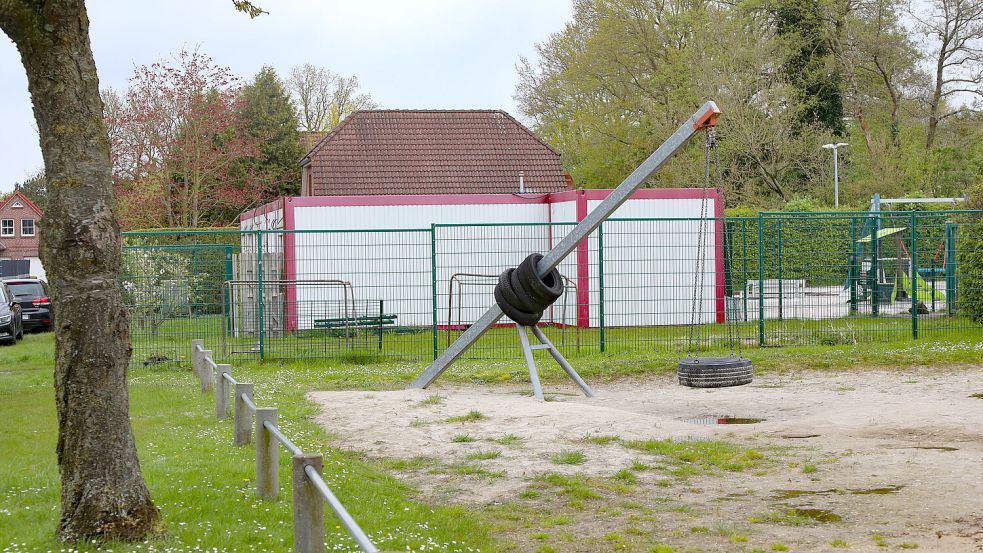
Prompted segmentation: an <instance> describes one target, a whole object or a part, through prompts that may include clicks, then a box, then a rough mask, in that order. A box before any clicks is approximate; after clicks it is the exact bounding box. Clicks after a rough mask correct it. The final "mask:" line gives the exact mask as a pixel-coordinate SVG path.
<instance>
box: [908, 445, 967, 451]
mask: <svg viewBox="0 0 983 553" xmlns="http://www.w3.org/2000/svg"><path fill="white" fill-rule="evenodd" d="M911 449H932V450H935V451H959V448H958V447H950V446H946V445H916V446H912V448H911Z"/></svg>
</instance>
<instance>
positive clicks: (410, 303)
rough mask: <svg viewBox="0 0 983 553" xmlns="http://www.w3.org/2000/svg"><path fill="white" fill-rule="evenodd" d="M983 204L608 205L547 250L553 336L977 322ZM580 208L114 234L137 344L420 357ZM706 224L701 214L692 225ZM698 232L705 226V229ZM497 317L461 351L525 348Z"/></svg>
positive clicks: (828, 336) (871, 329)
mask: <svg viewBox="0 0 983 553" xmlns="http://www.w3.org/2000/svg"><path fill="white" fill-rule="evenodd" d="M981 220H983V213H980V212H973V211H952V212H934V211H926V212H882V213H879V214H872V213H867V212H860V213H762V214H760V215H759V216H758V217H750V218H727V219H705V220H702V221H701V220H700V219H612V220H609V221H606V222H605V223H604V224H603V225H602V226H601V227H600V228H599V229H598V230H597V231H595V232H594V233H593V234H592V235H591V236H590V237H589V238H588V239H587V240H585V241H584V242H583V243H582V244H581V245H580V246H579V247H578V249H577V250H576V252H575V253H573V254H571V255H570V256H569V257H568V258H567V259H566V260H564V262H563V263H561V265H560V266H559V271H560V274H561V275H562V276H563V279H564V283H565V285H566V290H565V292H564V295H563V296H562V297H561V298H560V299H559V300H558V301H557V302H556V303H555V304H554V305H553V306H552V307H551V308H550V309H549V310H548V311H547V312H546V313H545V314H544V317H543V319H542V322H541V323H540V324H541V325H542V326H544V327H548V331H547V332H548V333H549V335H550V336H551V339H552V340H553V341H554V343H555V344H556V345H557V346H558V347H559V348H560V349H561V350H562V351H563V353H564V355H566V356H569V357H577V356H578V355H585V354H595V353H599V352H604V353H613V354H617V353H619V352H631V351H640V350H653V349H659V350H666V351H674V352H680V353H683V352H686V351H688V350H689V349H690V348H692V347H693V344H694V342H698V343H700V344H702V346H703V347H705V348H716V349H740V348H747V347H761V346H786V345H813V344H817V345H824V344H825V345H835V344H855V343H863V342H870V341H879V340H880V341H897V340H907V339H920V338H942V337H953V336H956V335H957V334H960V333H972V334H973V336H976V337H978V336H979V335H980V331H981V330H983V325H981V322H980V321H981V320H983V244H981V240H980V238H977V237H979V236H983V232H981V231H983V223H981ZM573 226H574V223H552V224H540V223H528V224H481V225H477V224H476V225H465V224H462V225H434V226H432V227H430V228H421V229H399V230H392V229H386V230H383V229H380V230H325V231H277V230H272V231H248V232H240V231H180V232H165V231H162V232H142V233H125V234H124V244H125V246H124V250H123V269H122V278H121V286H122V290H123V294H124V297H125V300H126V303H127V306H128V307H129V310H130V317H131V323H132V324H131V328H132V330H131V339H132V343H133V351H134V354H133V362H134V363H144V364H148V365H149V364H156V363H165V362H171V361H186V360H185V359H184V357H186V355H187V353H186V351H187V343H188V341H189V340H191V339H204V340H206V342H207V343H209V344H215V346H213V347H214V349H215V350H216V351H214V356H215V359H216V360H221V361H223V362H224V361H232V360H242V359H264V360H265V359H306V358H343V359H349V360H358V359H374V358H377V357H391V358H397V359H402V360H407V361H412V362H420V363H424V362H427V361H429V360H431V359H433V358H434V357H435V356H436V355H437V354H439V353H440V352H441V351H442V350H443V349H444V348H446V347H448V345H449V344H450V343H451V342H452V341H453V340H454V339H455V338H456V336H458V335H459V334H460V333H461V332H463V330H465V329H466V328H467V327H468V325H470V324H471V323H472V322H473V321H475V320H477V319H478V318H479V317H480V316H481V314H482V313H483V312H484V310H485V309H486V308H487V307H488V306H489V305H491V304H492V303H493V302H494V296H493V289H494V285H495V283H496V282H497V280H498V275H499V274H500V273H501V272H502V271H503V270H504V269H505V268H507V267H512V266H515V265H517V264H518V263H519V262H520V261H522V259H523V258H525V257H526V256H527V255H528V254H529V253H531V252H545V251H547V250H549V249H550V248H551V247H552V246H553V244H555V243H557V242H558V241H559V240H560V239H562V238H563V236H564V235H565V234H566V233H567V232H568V231H569V230H570V229H571V228H573ZM701 228H702V229H703V230H702V231H701ZM701 236H702V240H701ZM507 323H508V321H507V320H505V319H503V321H502V323H501V324H500V325H498V326H497V327H496V328H493V329H492V330H491V331H490V332H488V333H487V334H486V335H485V336H484V337H483V338H482V339H481V340H480V341H479V342H478V343H477V344H476V346H475V347H474V348H472V350H471V351H469V352H468V354H467V356H468V357H470V358H478V359H501V358H512V357H514V358H519V357H520V356H521V353H520V349H519V345H518V340H517V337H516V332H515V329H514V327H513V326H512V325H511V324H507Z"/></svg>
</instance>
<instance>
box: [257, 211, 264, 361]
mask: <svg viewBox="0 0 983 553" xmlns="http://www.w3.org/2000/svg"><path fill="white" fill-rule="evenodd" d="M263 276H264V275H263V231H261V230H257V231H256V281H257V284H258V286H257V289H258V293H257V295H256V296H257V298H256V301H258V302H259V303H258V304H257V308H258V311H259V313H258V315H259V317H258V318H259V329H258V330H259V360H260V361H262V360H263V359H265V354H266V351H265V349H266V321H265V320H264V315H265V313H264V312H263V311H264V307H265V306H264V305H263V302H264V300H265V297H264V294H263Z"/></svg>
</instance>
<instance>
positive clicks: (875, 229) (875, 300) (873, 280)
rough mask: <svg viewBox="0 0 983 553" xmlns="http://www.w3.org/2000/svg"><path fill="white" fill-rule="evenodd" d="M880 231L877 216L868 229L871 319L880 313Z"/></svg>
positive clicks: (879, 220) (878, 217) (878, 216)
mask: <svg viewBox="0 0 983 553" xmlns="http://www.w3.org/2000/svg"><path fill="white" fill-rule="evenodd" d="M880 231H881V217H880V215H877V216H875V217H874V224H873V225H871V227H870V274H871V275H873V276H868V280H869V281H870V284H869V285H868V288H870V290H871V299H870V314H871V316H872V317H876V316H877V315H878V314H880V312H881V285H880V278H878V275H877V273H878V271H879V270H880V269H879V268H878V266H877V265H878V260H879V259H878V258H879V257H880V256H881V241H880V238H878V236H877V235H878V233H880Z"/></svg>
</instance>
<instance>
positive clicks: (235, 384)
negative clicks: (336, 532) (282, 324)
mask: <svg viewBox="0 0 983 553" xmlns="http://www.w3.org/2000/svg"><path fill="white" fill-rule="evenodd" d="M191 366H192V369H193V371H194V373H195V375H196V376H197V377H198V380H199V381H200V382H201V390H202V391H203V392H211V391H214V395H215V417H216V418H217V419H218V420H226V419H228V418H229V417H230V416H232V417H233V427H234V429H235V430H234V433H233V444H235V445H237V446H245V445H248V444H249V442H250V441H255V444H256V495H258V496H259V497H260V498H262V499H276V498H277V496H278V493H279V488H280V473H279V468H280V447H279V446H281V445H282V446H283V447H284V449H286V450H287V451H289V452H290V454H291V455H292V457H293V515H294V551H295V552H297V553H321V552H323V551H324V503H327V504H328V506H329V507H330V508H331V510H332V511H333V512H334V514H335V516H337V517H338V520H339V521H340V522H341V525H342V526H344V527H345V530H346V531H347V532H348V534H349V535H350V536H351V537H352V538H353V539H354V540H355V542H356V543H357V544H358V547H359V548H360V549H361V550H362V551H364V552H366V553H375V552H377V551H379V549H378V548H376V546H375V545H374V544H373V543H372V540H370V539H369V537H368V536H367V535H366V534H365V532H364V531H363V530H362V528H361V527H360V526H359V525H358V523H357V522H355V519H354V518H352V516H351V515H350V514H349V513H348V510H347V509H345V506H344V505H342V503H341V501H339V500H338V498H337V496H335V494H334V493H333V492H332V491H331V488H329V487H328V485H327V483H325V481H324V477H323V475H322V471H323V467H324V459H323V457H322V456H321V455H312V454H307V453H304V452H303V450H301V449H300V448H299V447H297V445H296V444H294V443H293V441H291V440H290V438H288V437H287V436H286V435H285V434H284V433H283V432H282V431H281V430H280V427H279V426H278V425H277V409H276V408H275V407H258V406H257V405H256V403H255V402H254V400H253V388H254V386H253V384H251V383H248V382H239V381H237V380H236V379H235V378H234V377H233V376H232V365H226V364H220V363H216V362H215V361H214V359H213V358H212V351H211V350H206V349H205V347H204V341H203V340H192V341H191ZM230 398H231V399H232V401H231V402H230ZM250 419H252V421H251V420H250ZM254 437H255V440H254Z"/></svg>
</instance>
